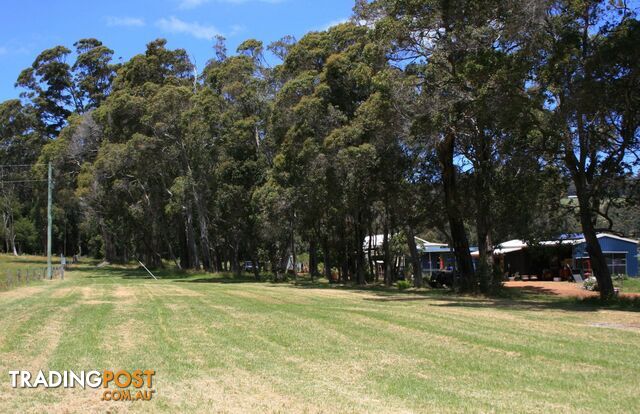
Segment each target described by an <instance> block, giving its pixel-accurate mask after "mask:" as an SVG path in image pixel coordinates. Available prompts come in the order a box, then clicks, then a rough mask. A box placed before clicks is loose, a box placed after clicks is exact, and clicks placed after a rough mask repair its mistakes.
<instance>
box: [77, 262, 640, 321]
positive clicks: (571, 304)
mask: <svg viewBox="0 0 640 414" xmlns="http://www.w3.org/2000/svg"><path fill="white" fill-rule="evenodd" d="M71 270H73V271H74V272H78V273H84V274H86V275H85V276H84V277H86V278H89V279H100V278H113V277H118V278H122V279H126V280H148V279H152V277H151V276H150V275H149V274H148V273H147V272H146V271H145V270H144V269H143V268H141V267H139V268H133V267H126V266H104V267H96V266H91V265H74V266H72V268H71ZM152 272H153V273H154V275H155V276H156V277H158V279H161V280H167V281H173V282H177V283H195V284H207V283H211V284H238V285H240V284H245V283H248V284H256V283H261V284H264V285H265V286H278V287H284V288H290V289H305V290H339V291H350V292H360V293H367V296H366V297H363V298H362V300H365V301H373V302H414V301H432V302H433V303H432V304H431V306H439V307H461V308H478V309H482V308H502V309H513V310H545V309H556V310H566V311H579V312H595V311H598V310H600V309H608V310H623V311H635V312H638V311H640V298H637V297H636V298H629V297H621V298H616V299H613V300H611V301H608V302H603V301H602V300H600V298H599V297H589V298H574V297H565V296H560V295H558V293H557V292H554V291H552V290H550V289H545V288H543V287H533V286H526V287H523V288H505V289H502V290H501V291H500V292H499V293H498V295H496V296H473V295H461V294H457V293H455V292H453V291H450V290H446V289H431V288H422V289H414V288H411V289H407V290H398V289H397V288H395V287H387V286H384V285H380V284H370V285H365V286H360V285H355V284H353V285H352V284H337V283H329V282H328V281H327V280H326V279H316V280H314V281H311V279H309V278H308V277H299V278H298V279H296V280H289V281H282V282H273V281H272V280H271V279H270V278H268V277H264V275H263V278H262V279H261V280H260V281H258V280H256V279H255V278H254V276H253V274H246V273H245V274H242V275H240V276H236V275H234V274H232V273H217V274H211V273H202V272H188V271H181V270H176V269H167V268H165V269H157V270H152Z"/></svg>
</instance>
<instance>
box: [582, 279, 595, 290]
mask: <svg viewBox="0 0 640 414" xmlns="http://www.w3.org/2000/svg"><path fill="white" fill-rule="evenodd" d="M582 287H583V288H585V289H587V290H590V291H592V292H594V291H597V290H598V279H596V278H595V277H593V276H591V277H588V278H586V279H585V281H584V284H583V285H582Z"/></svg>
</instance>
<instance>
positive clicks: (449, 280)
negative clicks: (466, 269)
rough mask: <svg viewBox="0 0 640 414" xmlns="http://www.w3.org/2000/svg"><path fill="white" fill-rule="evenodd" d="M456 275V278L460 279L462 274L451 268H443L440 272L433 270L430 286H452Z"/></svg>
mask: <svg viewBox="0 0 640 414" xmlns="http://www.w3.org/2000/svg"><path fill="white" fill-rule="evenodd" d="M454 277H455V278H456V279H460V276H459V275H458V274H456V273H454V272H453V271H451V270H441V271H438V272H433V273H432V274H431V278H430V279H429V286H431V287H433V288H443V287H447V288H452V287H453V282H454Z"/></svg>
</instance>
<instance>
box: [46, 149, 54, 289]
mask: <svg viewBox="0 0 640 414" xmlns="http://www.w3.org/2000/svg"><path fill="white" fill-rule="evenodd" d="M52 175H53V174H52V172H51V162H49V174H48V179H47V183H48V187H47V278H49V280H51V278H52V276H53V272H52V269H51V229H52V227H53V212H52V211H51V205H52V204H53V200H52V198H53V197H52V194H51V193H52V189H53V177H52Z"/></svg>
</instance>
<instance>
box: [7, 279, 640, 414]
mask: <svg viewBox="0 0 640 414" xmlns="http://www.w3.org/2000/svg"><path fill="white" fill-rule="evenodd" d="M161 274H162V275H163V276H165V277H171V274H170V273H168V272H164V273H161ZM0 314H1V315H2V317H1V318H0V371H2V380H1V381H0V407H2V410H1V411H2V412H88V411H89V412H91V411H94V412H105V411H110V412H125V411H127V412H129V411H133V412H149V411H156V412H238V413H240V412H242V413H245V412H296V413H299V412H326V413H335V412H510V413H511V412H536V413H538V412H637V410H638V407H640V393H638V381H637V378H638V372H640V359H639V358H638V346H639V345H640V314H639V313H637V312H632V311H621V310H614V309H599V308H596V307H592V306H590V305H585V304H579V303H577V302H576V301H574V300H569V299H560V298H556V297H540V296H526V295H524V296H522V297H518V298H517V299H497V300H493V299H482V298H471V297H460V296H454V295H449V294H445V293H441V292H420V293H415V292H406V293H405V292H403V293H400V292H392V291H384V290H357V289H347V288H329V287H327V286H326V285H321V286H312V285H301V286H295V285H293V284H286V285H285V284H282V285H275V284H270V283H253V282H250V281H249V280H240V281H238V280H233V279H225V278H222V277H211V276H203V275H188V276H186V277H184V278H175V279H172V278H166V279H162V280H159V281H155V280H152V279H149V278H147V277H146V276H145V273H144V272H141V271H137V270H128V269H123V268H102V269H97V268H95V267H93V266H84V267H83V266H80V267H76V269H75V270H72V271H70V272H67V277H66V279H65V280H64V281H60V280H57V281H44V282H42V283H41V284H40V285H38V286H32V287H26V288H19V289H15V290H12V291H9V292H3V293H0ZM136 368H141V369H155V370H156V371H157V375H156V385H157V387H156V389H157V395H156V396H154V398H153V400H152V401H151V402H134V403H130V402H117V403H116V402H102V401H100V393H99V392H98V391H96V390H91V389H87V390H83V389H75V390H62V389H55V390H46V391H45V390H42V389H12V388H10V386H9V380H8V378H9V377H8V374H7V371H8V370H11V369H29V370H32V371H34V370H38V369H45V370H49V369H52V370H83V369H84V370H92V369H97V370H103V369H131V370H133V369H136Z"/></svg>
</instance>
